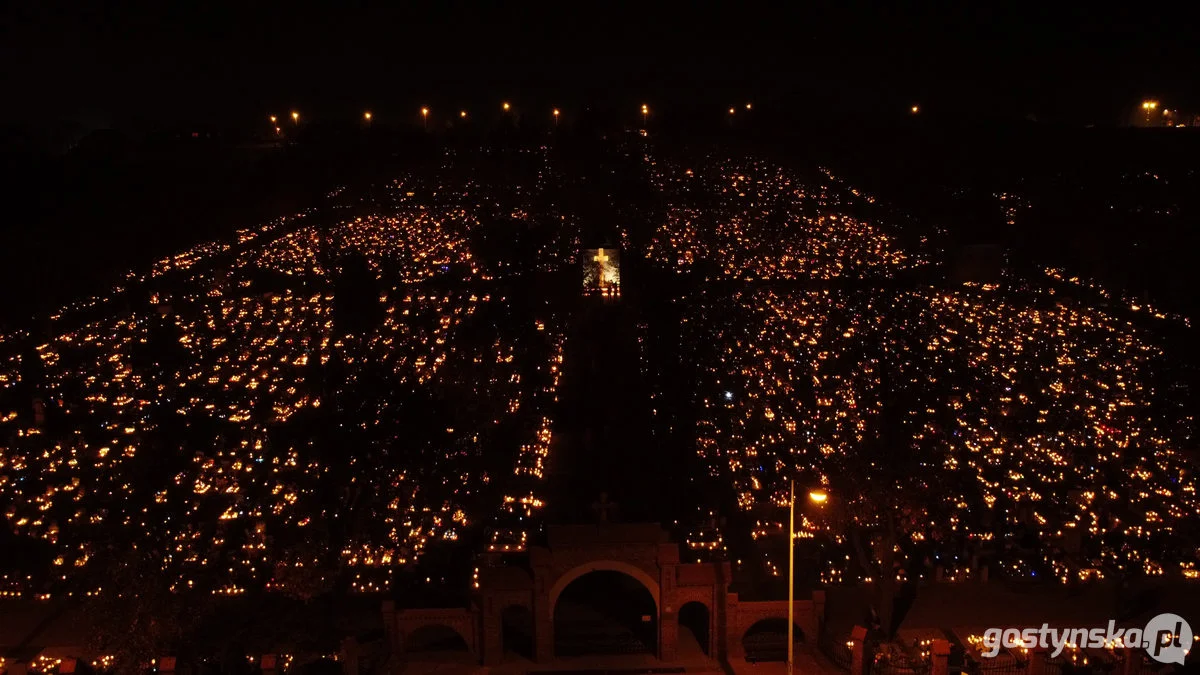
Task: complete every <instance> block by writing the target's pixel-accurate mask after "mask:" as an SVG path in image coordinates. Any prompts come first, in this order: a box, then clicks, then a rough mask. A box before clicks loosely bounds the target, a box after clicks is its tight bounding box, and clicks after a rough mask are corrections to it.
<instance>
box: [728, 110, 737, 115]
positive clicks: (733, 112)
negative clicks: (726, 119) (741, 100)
mask: <svg viewBox="0 0 1200 675" xmlns="http://www.w3.org/2000/svg"><path fill="white" fill-rule="evenodd" d="M735 113H737V108H730V109H729V114H730V115H733V114H735Z"/></svg>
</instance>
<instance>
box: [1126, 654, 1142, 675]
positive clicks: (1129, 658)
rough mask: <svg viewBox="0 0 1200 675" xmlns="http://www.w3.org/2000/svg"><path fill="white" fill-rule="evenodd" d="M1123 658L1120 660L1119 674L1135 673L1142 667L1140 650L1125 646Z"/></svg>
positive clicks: (1132, 674)
mask: <svg viewBox="0 0 1200 675" xmlns="http://www.w3.org/2000/svg"><path fill="white" fill-rule="evenodd" d="M1124 651H1125V658H1124V659H1122V660H1121V675H1137V673H1138V672H1139V671H1140V670H1141V669H1142V650H1141V649H1136V648H1126V649H1125V650H1124Z"/></svg>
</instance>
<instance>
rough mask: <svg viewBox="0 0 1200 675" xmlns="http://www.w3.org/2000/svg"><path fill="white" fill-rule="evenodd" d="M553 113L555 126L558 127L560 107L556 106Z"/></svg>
mask: <svg viewBox="0 0 1200 675" xmlns="http://www.w3.org/2000/svg"><path fill="white" fill-rule="evenodd" d="M552 114H553V115H554V126H556V127H557V126H558V108H555V109H554V110H553V111H552Z"/></svg>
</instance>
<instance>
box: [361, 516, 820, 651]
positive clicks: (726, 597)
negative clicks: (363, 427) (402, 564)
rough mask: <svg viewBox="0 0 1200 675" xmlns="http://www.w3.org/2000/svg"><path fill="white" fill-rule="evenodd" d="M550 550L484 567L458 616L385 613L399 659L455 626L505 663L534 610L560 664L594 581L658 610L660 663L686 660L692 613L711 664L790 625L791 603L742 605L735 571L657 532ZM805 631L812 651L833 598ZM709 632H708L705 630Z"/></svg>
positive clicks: (806, 611)
mask: <svg viewBox="0 0 1200 675" xmlns="http://www.w3.org/2000/svg"><path fill="white" fill-rule="evenodd" d="M547 530H548V532H547V535H548V536H547V544H548V545H545V546H534V547H531V548H530V549H529V550H528V551H526V552H525V556H526V560H525V562H524V564H515V565H514V564H512V562H511V561H507V562H502V561H501V560H500V559H498V558H497V559H494V560H490V561H487V564H485V565H484V566H482V567H481V569H480V574H479V577H478V581H477V583H476V588H477V589H478V591H477V592H476V594H475V597H474V599H473V600H472V602H471V604H470V606H469V607H461V608H456V609H408V610H403V609H397V608H396V605H395V602H393V601H386V602H385V603H384V621H385V625H386V627H387V631H388V635H389V636H390V637H391V640H392V646H393V649H395V650H397V651H400V650H402V646H403V644H404V638H405V636H406V633H407V632H408V631H409V630H412V629H414V628H417V627H419V626H420V625H422V624H430V623H434V624H445V625H447V626H450V627H452V628H454V629H455V630H457V631H458V632H459V633H460V634H462V635H463V637H464V638H466V641H467V644H468V646H469V647H470V649H471V651H472V653H474V654H476V655H477V656H478V657H479V658H480V659H481V661H482V662H483V663H484V664H485V665H497V664H499V663H500V662H501V660H502V659H503V656H504V641H503V621H502V614H503V613H504V610H505V608H507V607H510V606H513V605H517V606H520V607H526V608H528V610H529V612H530V613H531V614H532V619H533V635H532V639H533V645H532V646H533V660H534V661H536V662H543V663H544V662H548V661H552V660H553V659H554V644H555V642H554V610H555V608H556V606H557V604H558V601H559V598H560V596H561V595H562V593H563V591H564V590H565V589H566V588H567V586H568V585H569V584H570V583H571V582H573V581H575V580H576V579H578V578H580V577H582V576H584V575H585V574H588V573H589V572H597V571H610V572H617V573H620V574H624V575H626V576H629V577H631V578H633V579H634V580H635V581H637V582H638V583H639V584H640V585H641V586H643V587H644V588H645V589H646V590H647V591H648V592H649V593H650V596H651V598H653V600H654V608H655V609H654V611H655V614H656V616H655V619H656V623H657V632H658V639H657V641H656V643H657V652H658V653H657V656H658V658H659V659H661V660H663V661H665V662H672V661H673V660H674V659H675V658H676V652H677V642H678V637H679V613H680V610H681V608H682V607H683V606H684V605H685V604H688V603H692V602H696V603H699V604H700V605H702V606H704V608H705V609H706V611H707V614H708V626H707V629H708V636H707V640H705V642H707V645H706V646H707V647H708V649H707V653H708V656H709V657H710V658H714V659H716V658H731V659H740V658H743V657H744V656H745V647H744V645H743V643H742V638H743V637H744V636H745V634H746V632H747V631H748V630H749V629H750V628H751V627H752V626H753V625H754V624H755V623H757V622H758V621H759V620H761V619H770V618H776V617H786V616H787V615H788V603H787V602H786V601H783V600H755V601H747V600H742V599H741V597H740V596H739V595H738V594H737V593H731V592H729V584H730V581H731V569H730V564H729V563H728V562H724V561H721V562H708V563H700V562H697V563H682V562H680V559H679V558H680V550H679V549H680V547H679V545H678V544H675V543H672V542H670V541H669V539H668V537H667V533H666V531H664V530H663V529H662V527H661V526H660V525H658V524H657V523H640V524H638V523H630V524H601V525H586V526H584V525H566V526H555V525H551V526H549V527H548V528H547ZM794 610H795V623H796V625H797V626H798V627H799V628H800V633H801V634H802V635H804V636H805V638H807V639H808V640H809V641H810V643H811V641H814V640H816V637H817V636H818V635H820V626H821V622H822V619H823V617H824V615H825V594H824V592H822V591H815V592H814V593H813V594H812V595H811V596H810V597H809V598H805V599H799V598H798V599H797V600H796V602H795V604H794ZM700 627H703V626H700Z"/></svg>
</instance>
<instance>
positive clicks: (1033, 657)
mask: <svg viewBox="0 0 1200 675" xmlns="http://www.w3.org/2000/svg"><path fill="white" fill-rule="evenodd" d="M1045 670H1046V649H1045V648H1044V647H1034V648H1033V649H1030V650H1029V663H1026V664H1025V675H1042V673H1043V672H1044V671H1045Z"/></svg>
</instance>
